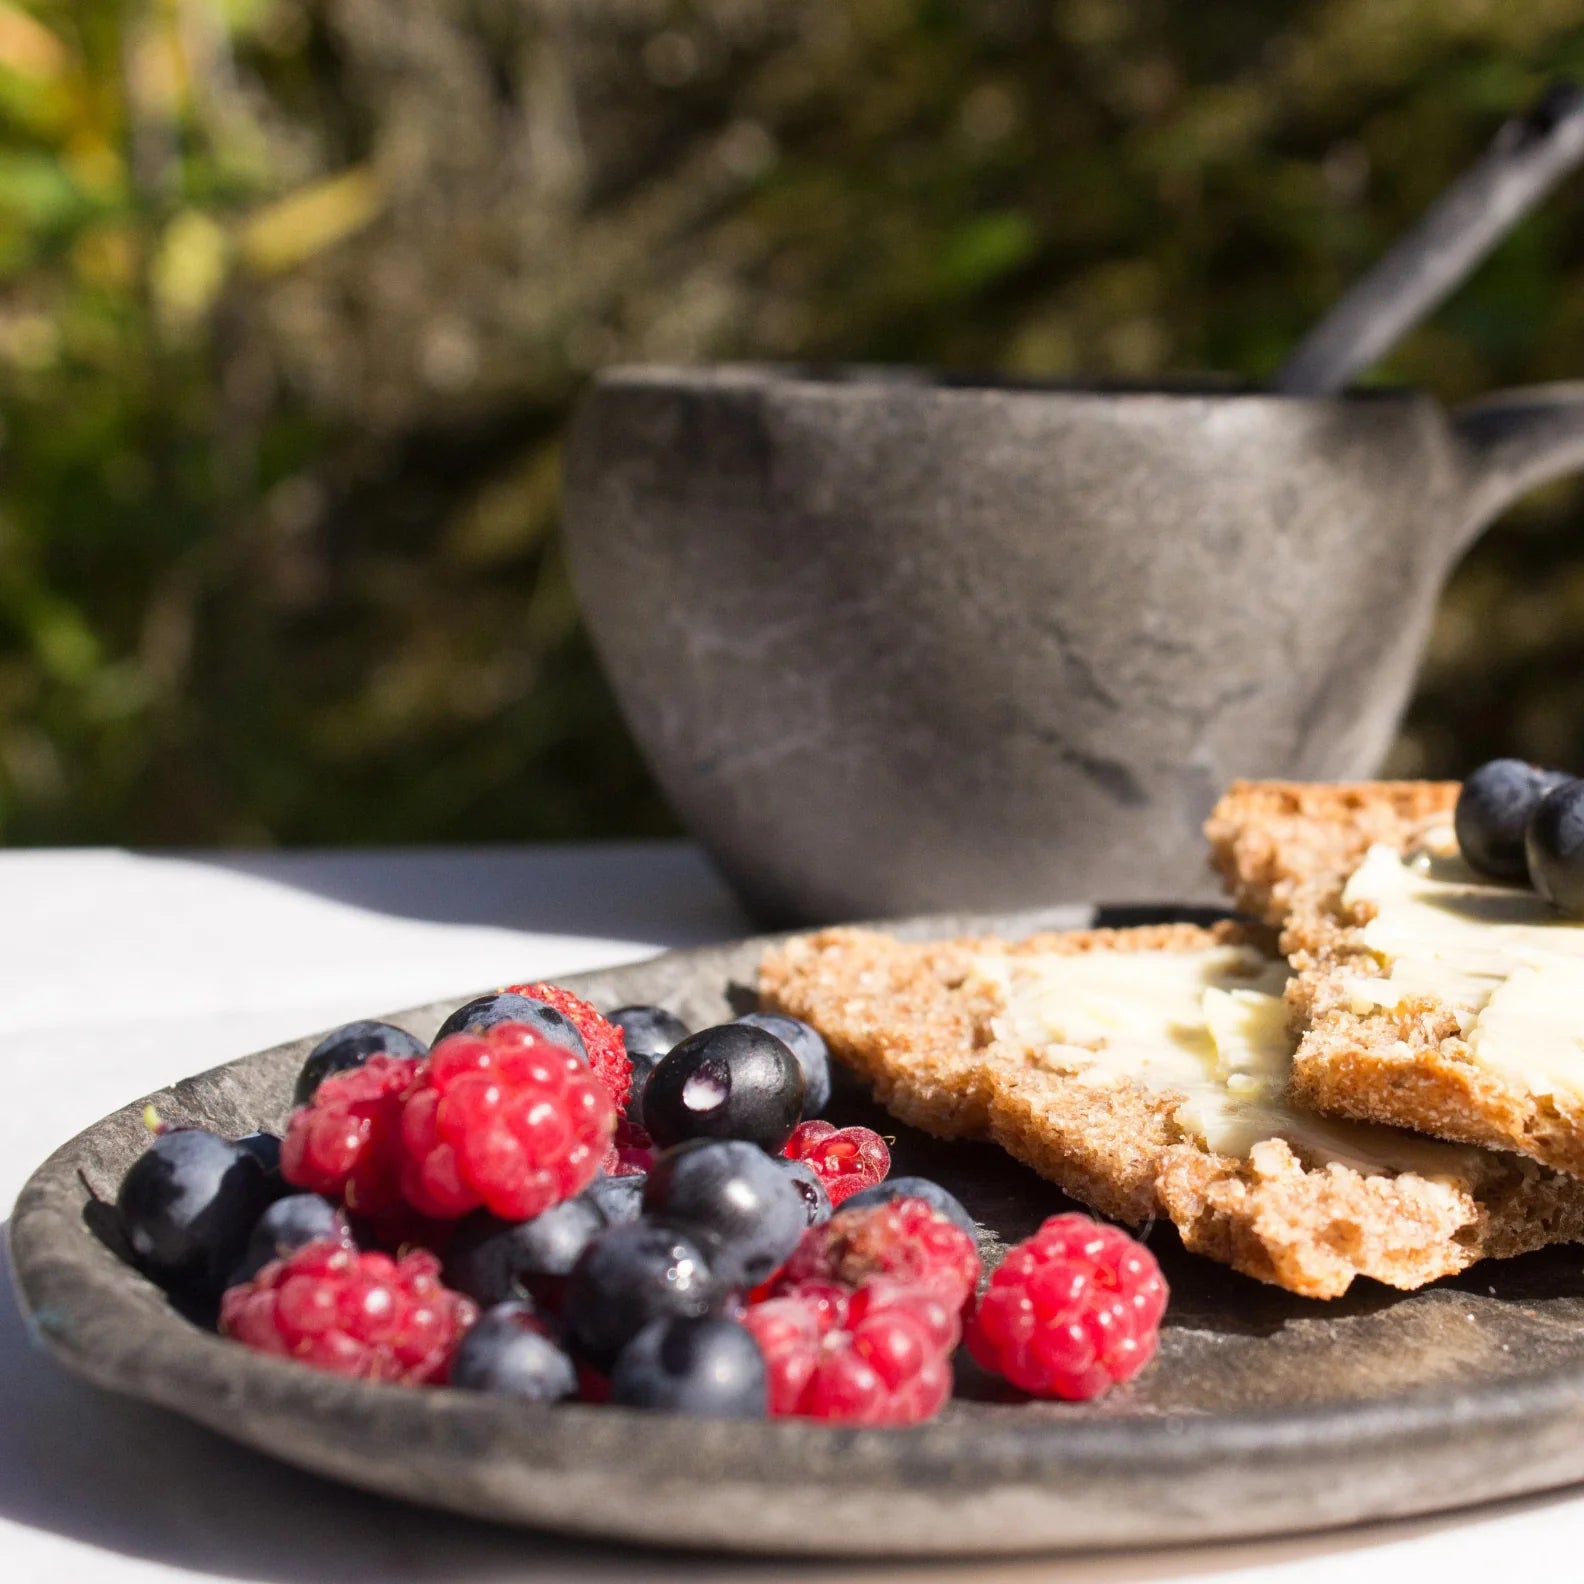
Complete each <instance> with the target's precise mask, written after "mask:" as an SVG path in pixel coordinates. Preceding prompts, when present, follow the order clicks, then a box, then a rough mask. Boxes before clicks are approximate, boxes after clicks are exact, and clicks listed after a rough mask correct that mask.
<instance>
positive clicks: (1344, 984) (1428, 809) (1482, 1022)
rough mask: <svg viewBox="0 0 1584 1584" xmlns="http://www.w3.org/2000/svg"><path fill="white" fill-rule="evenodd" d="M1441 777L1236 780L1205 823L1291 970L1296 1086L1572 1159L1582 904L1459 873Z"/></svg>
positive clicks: (1482, 1140) (1583, 1149) (1446, 1133)
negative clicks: (1563, 903)
mask: <svg viewBox="0 0 1584 1584" xmlns="http://www.w3.org/2000/svg"><path fill="white" fill-rule="evenodd" d="M1456 794H1457V787H1456V785H1455V784H1452V785H1447V784H1440V783H1426V784H1421V785H1418V786H1417V788H1416V787H1415V785H1414V784H1411V783H1409V784H1398V785H1395V786H1394V785H1392V784H1389V783H1382V784H1375V785H1369V784H1365V785H1360V786H1351V787H1349V786H1324V785H1315V786H1284V785H1281V784H1274V783H1244V784H1241V785H1238V786H1234V787H1233V788H1232V789H1231V790H1230V791H1229V792H1228V793H1227V795H1226V796H1225V797H1224V798H1223V799H1222V801H1221V803H1220V805H1219V806H1218V807H1217V809H1216V811H1215V813H1214V814H1213V815H1212V817H1211V820H1210V823H1209V825H1208V827H1207V830H1208V833H1209V835H1210V839H1211V843H1212V848H1213V850H1214V852H1215V855H1216V862H1217V865H1218V867H1219V868H1220V869H1221V871H1222V873H1223V875H1225V877H1226V878H1227V880H1228V882H1229V886H1230V888H1231V890H1232V893H1233V895H1234V897H1236V898H1237V900H1238V901H1239V903H1240V904H1241V905H1243V906H1245V907H1247V908H1249V909H1251V910H1252V911H1255V912H1257V913H1259V915H1260V916H1261V917H1263V918H1265V919H1266V920H1267V921H1269V922H1270V923H1272V924H1275V925H1278V926H1279V928H1280V936H1281V949H1282V950H1283V951H1284V952H1285V953H1286V954H1287V955H1288V957H1289V958H1290V960H1291V962H1292V966H1293V968H1294V970H1295V975H1294V979H1293V982H1292V984H1291V986H1290V988H1289V990H1288V1002H1289V1009H1290V1017H1291V1021H1292V1024H1293V1026H1294V1028H1295V1029H1296V1030H1297V1031H1298V1035H1299V1038H1298V1043H1297V1047H1296V1052H1295V1055H1294V1061H1293V1092H1294V1095H1295V1096H1296V1097H1297V1098H1298V1099H1300V1100H1301V1101H1302V1102H1303V1103H1304V1104H1306V1105H1309V1106H1311V1107H1314V1108H1317V1109H1319V1110H1322V1111H1326V1112H1329V1113H1333V1114H1335V1115H1338V1116H1345V1117H1352V1118H1357V1119H1361V1120H1365V1121H1373V1122H1383V1123H1391V1124H1395V1125H1397V1126H1401V1127H1409V1128H1415V1129H1418V1130H1419V1131H1421V1132H1424V1133H1430V1134H1435V1135H1437V1136H1438V1137H1441V1138H1446V1139H1454V1140H1459V1141H1462V1142H1466V1143H1471V1144H1481V1145H1487V1146H1491V1147H1494V1148H1498V1149H1508V1150H1515V1151H1518V1152H1520V1153H1522V1154H1524V1155H1528V1156H1530V1157H1532V1158H1533V1159H1535V1160H1537V1161H1541V1162H1543V1163H1545V1164H1546V1165H1548V1166H1552V1167H1555V1168H1557V1169H1559V1170H1562V1171H1566V1172H1570V1173H1573V1174H1575V1175H1579V1176H1584V922H1580V921H1578V920H1572V919H1567V918H1564V917H1562V916H1561V915H1559V914H1557V913H1555V912H1554V911H1552V910H1551V909H1550V908H1549V907H1548V906H1547V905H1546V903H1545V902H1544V901H1543V900H1542V899H1541V898H1540V897H1539V896H1537V895H1536V894H1535V893H1534V892H1533V891H1532V890H1530V889H1529V888H1527V887H1523V886H1517V885H1504V884H1498V883H1496V882H1493V881H1489V880H1485V879H1483V878H1481V877H1480V876H1478V875H1476V874H1474V873H1473V871H1471V870H1470V869H1469V868H1468V866H1467V865H1466V864H1465V863H1464V862H1463V860H1462V858H1461V857H1460V856H1459V854H1458V850H1457V842H1456V839H1455V837H1454V835H1453V832H1452V826H1451V817H1452V810H1453V806H1454V803H1455V800H1456Z"/></svg>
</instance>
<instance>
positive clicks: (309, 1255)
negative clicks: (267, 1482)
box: [220, 1242, 478, 1386]
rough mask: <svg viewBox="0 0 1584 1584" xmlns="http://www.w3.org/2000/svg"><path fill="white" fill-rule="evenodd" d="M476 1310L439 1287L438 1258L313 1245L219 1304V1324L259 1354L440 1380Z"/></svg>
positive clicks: (350, 1371) (373, 1374)
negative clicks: (395, 1257) (371, 1252)
mask: <svg viewBox="0 0 1584 1584" xmlns="http://www.w3.org/2000/svg"><path fill="white" fill-rule="evenodd" d="M477 1317H478V1308H477V1306H476V1305H475V1304H474V1303H473V1302H472V1300H471V1299H468V1298H464V1297H463V1296H462V1295H461V1294H460V1293H454V1292H451V1291H450V1290H448V1289H447V1288H445V1287H442V1286H441V1285H440V1261H439V1260H437V1259H436V1258H435V1257H434V1255H433V1254H429V1253H426V1252H422V1251H420V1252H418V1253H414V1254H405V1255H403V1256H402V1257H401V1258H400V1259H399V1260H395V1259H392V1258H391V1257H390V1256H389V1255H388V1254H359V1253H358V1252H357V1250H355V1249H351V1248H347V1247H345V1246H344V1245H342V1244H340V1243H334V1242H323V1243H310V1244H308V1245H307V1246H306V1247H305V1248H300V1249H298V1250H296V1252H295V1253H293V1254H291V1255H289V1256H288V1257H287V1258H286V1259H283V1260H276V1261H275V1262H274V1263H273V1264H270V1265H266V1266H265V1267H264V1269H263V1270H261V1271H260V1272H259V1274H258V1275H257V1276H256V1277H255V1278H254V1279H253V1280H252V1281H250V1282H245V1283H243V1284H242V1285H241V1286H240V1287H232V1288H231V1289H230V1290H229V1291H227V1293H226V1294H225V1296H224V1297H223V1298H222V1299H221V1300H220V1329H221V1331H222V1332H223V1333H224V1334H225V1335H226V1336H230V1337H235V1338H236V1340H237V1341H239V1342H244V1343H246V1344H247V1346H248V1347H251V1348H257V1349H258V1351H259V1352H261V1353H273V1354H276V1355H278V1356H280V1357H282V1358H290V1359H295V1360H297V1361H298V1362H299V1363H302V1364H311V1365H313V1366H314V1368H316V1369H323V1370H330V1371H332V1372H333V1373H334V1374H337V1375H354V1376H356V1377H358V1378H359V1379H360V1380H375V1381H399V1382H402V1383H403V1384H405V1385H409V1386H415V1385H419V1384H421V1383H423V1382H425V1381H439V1380H444V1379H445V1375H446V1370H447V1368H448V1367H449V1365H450V1361H451V1354H452V1351H453V1350H454V1349H455V1347H456V1345H457V1343H458V1341H459V1340H460V1339H461V1337H462V1334H463V1333H464V1332H465V1331H466V1330H467V1329H468V1327H469V1326H470V1325H472V1324H473V1322H474V1320H475V1319H477Z"/></svg>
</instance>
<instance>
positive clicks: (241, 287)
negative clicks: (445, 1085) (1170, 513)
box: [0, 0, 1584, 843]
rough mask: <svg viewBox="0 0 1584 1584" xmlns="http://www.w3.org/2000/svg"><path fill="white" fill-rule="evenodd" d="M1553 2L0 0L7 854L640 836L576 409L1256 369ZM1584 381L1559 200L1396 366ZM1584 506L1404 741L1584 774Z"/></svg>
mask: <svg viewBox="0 0 1584 1584" xmlns="http://www.w3.org/2000/svg"><path fill="white" fill-rule="evenodd" d="M1567 73H1572V74H1575V75H1581V76H1584V0H1523V3H1522V4H1518V3H1515V0H1307V3H1302V4H1294V5H1290V6H1272V5H1269V4H1268V3H1263V0H1206V3H1204V4H1200V5H1193V6H1189V5H1183V4H1180V3H1179V4H1171V3H1169V0H976V3H962V4H951V3H947V0H692V3H686V0H29V3H26V4H18V3H16V0H0V421H3V426H4V427H3V433H0V467H3V474H0V478H3V493H0V837H3V838H4V839H6V840H10V841H23V842H25V841H93V840H116V841H140V842H167V841H180V842H192V843H203V842H209V841H230V842H267V841H289V842H314V841H384V840H398V839H404V840H420V839H434V840H450V839H459V838H472V837H535V836H561V835H575V834H600V833H610V832H628V833H643V832H649V831H655V830H663V829H666V828H668V816H667V814H666V813H665V811H664V809H663V808H662V807H661V805H660V803H659V801H658V799H657V798H656V796H655V794H654V793H653V791H652V789H651V787H650V785H649V783H648V781H647V778H646V777H645V775H644V773H643V771H642V769H641V767H640V765H639V764H638V762H637V760H636V758H635V756H634V754H633V752H632V750H631V748H630V746H629V745H628V744H627V741H626V739H625V736H624V734H623V732H622V730H621V728H620V724H619V722H618V720H617V717H616V715H615V711H614V708H613V706H612V704H611V702H610V700H609V697H608V695H607V694H606V692H605V689H604V687H603V685H602V683H601V682H600V680H599V677H598V674H597V671H596V669H595V666H594V663H593V660H592V657H591V655H590V653H589V650H588V648H587V646H586V643H585V641H584V639H583V637H582V635H581V632H580V629H579V626H578V622H577V617H576V612H575V608H574V606H573V603H572V599H571V595H570V591H569V589H568V586H567V581H566V577H565V574H564V570H563V566H562V562H561V558H560V554H559V550H558V547H557V542H556V537H555V521H556V512H557V501H556V490H557V470H558V457H557V446H558V435H559V432H560V428H561V425H562V422H563V420H564V417H565V414H566V412H567V408H568V405H569V403H570V402H571V400H572V399H573V398H574V397H575V395H576V392H577V390H578V388H579V386H580V384H581V383H582V382H583V381H584V380H585V379H586V378H587V377H588V376H589V374H590V373H591V372H592V371H593V370H594V369H596V368H598V367H599V366H601V365H602V364H605V363H608V362H612V361H617V360H626V359H703V358H725V357H760V356H763V357H777V358H804V357H808V358H833V357H835V358H844V359H875V360H918V361H928V362H936V363H943V364H948V365H955V366H959V367H976V368H984V367H1000V368H1005V369H1010V370H1013V371H1017V372H1020V373H1025V374H1036V375H1051V376H1074V375H1084V374H1096V375H1112V376H1117V375H1121V376H1128V377H1140V378H1145V379H1148V378H1150V377H1152V376H1155V375H1157V374H1160V373H1162V372H1167V371H1180V370H1189V369H1195V368H1206V367H1208V368H1215V369H1221V370H1226V371H1230V372H1233V373H1236V374H1241V375H1244V376H1247V377H1252V378H1258V377H1260V376H1262V375H1264V374H1266V373H1268V372H1269V371H1270V370H1271V369H1272V368H1273V367H1274V365H1275V364H1276V362H1277V361H1278V360H1279V359H1280V357H1281V356H1282V354H1283V352H1284V351H1285V350H1286V349H1287V348H1288V347H1289V346H1290V345H1291V344H1292V342H1293V341H1294V339H1295V338H1296V337H1297V336H1298V335H1299V334H1300V333H1301V331H1302V330H1303V329H1304V328H1305V327H1306V326H1307V325H1308V324H1309V323H1311V322H1312V321H1313V319H1314V318H1315V317H1316V316H1317V315H1318V314H1319V313H1320V312H1321V311H1322V310H1323V308H1324V307H1325V306H1326V305H1327V304H1328V303H1329V302H1330V301H1331V300H1332V299H1333V298H1334V297H1335V296H1336V295H1337V294H1338V292H1339V291H1340V290H1341V289H1342V288H1343V287H1344V285H1345V284H1346V283H1347V282H1348V281H1349V280H1350V279H1352V278H1353V277H1354V276H1356V275H1357V274H1358V273H1359V272H1360V271H1361V270H1362V268H1363V267H1364V266H1365V265H1366V264H1367V263H1368V262H1369V261H1370V260H1371V259H1372V258H1373V257H1375V256H1376V254H1377V253H1378V252H1379V251H1380V250H1381V249H1382V248H1383V247H1384V246H1385V245H1386V244H1387V243H1388V242H1389V241H1390V240H1391V239H1392V238H1393V237H1394V236H1395V235H1397V234H1398V233H1399V232H1400V231H1401V230H1402V229H1403V228H1404V227H1405V226H1406V225H1407V224H1408V223H1409V222H1410V221H1411V219H1412V218H1413V217H1414V216H1415V215H1416V214H1417V213H1418V212H1419V211H1420V210H1421V209H1422V208H1423V207H1424V206H1425V204H1426V203H1428V202H1429V200H1430V199H1431V198H1432V197H1433V196H1434V195H1435V194H1436V192H1437V191H1438V190H1439V189H1440V188H1441V187H1442V186H1443V185H1444V184H1445V183H1446V182H1447V181H1448V180H1449V179H1450V178H1451V177H1452V176H1453V175H1454V174H1456V173H1457V171H1458V170H1459V169H1460V168H1461V167H1463V166H1464V165H1465V164H1466V163H1467V162H1468V161H1469V160H1470V159H1471V158H1473V157H1474V155H1475V154H1476V153H1477V151H1478V150H1479V149H1480V148H1481V147H1482V146H1483V144H1484V142H1485V141H1486V140H1487V139H1488V137H1489V136H1490V133H1491V131H1492V130H1493V128H1494V126H1495V125H1496V123H1497V122H1498V121H1499V120H1500V119H1501V118H1502V117H1503V116H1505V115H1506V114H1508V113H1511V112H1512V111H1513V110H1515V109H1518V108H1520V107H1522V106H1524V105H1525V104H1526V103H1527V102H1528V101H1530V100H1531V99H1532V98H1533V97H1534V96H1535V94H1536V93H1537V92H1538V90H1539V89H1540V87H1541V86H1542V85H1543V83H1544V82H1545V81H1546V80H1547V79H1548V78H1550V77H1552V76H1555V75H1559V74H1567ZM1570 374H1584V183H1578V182H1576V183H1574V184H1573V186H1572V187H1571V188H1570V189H1568V190H1566V191H1565V192H1563V193H1562V194H1561V195H1559V196H1558V197H1557V198H1555V199H1554V200H1553V201H1552V202H1551V203H1550V205H1549V206H1548V208H1547V209H1546V211H1545V213H1544V214H1542V215H1541V216H1539V217H1537V218H1536V219H1534V220H1533V221H1531V222H1530V223H1529V224H1527V225H1526V226H1525V227H1524V228H1523V229H1522V231H1521V232H1520V233H1519V234H1518V235H1516V236H1515V237H1513V239H1512V240H1511V241H1510V242H1509V243H1507V244H1506V245H1505V246H1504V247H1503V248H1502V250H1501V251H1500V253H1499V254H1498V255H1497V256H1496V257H1495V258H1493V259H1492V260H1491V262H1490V263H1489V264H1488V265H1487V267H1486V268H1484V269H1483V270H1482V271H1481V273H1480V274H1479V276H1478V277H1477V278H1476V279H1475V280H1474V281H1472V282H1471V283H1470V284H1469V285H1468V286H1467V287H1466V288H1465V289H1464V290H1463V291H1461V292H1460V293H1459V295H1458V297H1457V298H1456V300H1455V301H1454V302H1453V303H1451V304H1450V305H1449V306H1448V307H1447V308H1446V309H1445V310H1444V311H1443V312H1442V313H1441V314H1440V315H1439V316H1438V317H1437V319H1436V321H1435V322H1434V324H1432V325H1429V326H1426V327H1424V328H1423V329H1421V330H1420V331H1418V332H1417V333H1416V334H1415V335H1414V336H1413V337H1412V338H1411V339H1410V340H1409V341H1408V342H1407V343H1405V344H1404V345H1403V346H1402V347H1401V348H1400V349H1398V351H1397V352H1396V353H1395V354H1394V355H1393V356H1392V358H1391V360H1390V363H1389V365H1388V366H1386V367H1384V368H1383V369H1381V370H1379V371H1377V375H1378V377H1380V378H1382V379H1388V380H1394V381H1409V382H1415V383H1422V384H1424V385H1427V386H1429V387H1431V388H1433V389H1435V390H1436V391H1438V392H1440V393H1441V394H1442V395H1444V396H1445V397H1447V398H1448V399H1456V398H1459V397H1462V396H1465V395H1470V394H1474V393H1476V392H1479V391H1482V390H1485V389H1488V388H1492V387H1495V386H1498V385H1502V384H1511V383H1518V382H1524V381H1531V380H1536V379H1543V378H1556V377H1567V376H1568V375H1570ZM1581 521H1584V495H1581V494H1580V492H1579V491H1578V490H1575V489H1559V490H1555V491H1552V492H1551V493H1550V494H1549V495H1548V496H1546V497H1544V498H1542V499H1539V500H1537V501H1535V502H1532V503H1529V504H1528V505H1527V506H1526V507H1525V509H1523V510H1522V511H1520V512H1518V513H1515V514H1514V515H1513V516H1512V517H1511V518H1510V519H1509V520H1508V521H1507V522H1506V523H1504V524H1503V525H1502V527H1501V529H1500V530H1499V531H1498V532H1496V533H1495V534H1493V535H1492V536H1491V537H1490V538H1489V539H1488V540H1487V541H1486V542H1485V543H1484V544H1483V545H1482V546H1481V547H1480V548H1479V549H1478V550H1477V551H1476V552H1475V553H1474V555H1473V556H1472V557H1471V558H1470V560H1469V562H1468V563H1467V565H1466V566H1465V567H1464V569H1463V571H1462V572H1461V573H1460V575H1459V578H1458V580H1457V582H1456V584H1455V585H1454V588H1453V590H1452V591H1451V593H1450V594H1449V597H1448V600H1447V602H1446V606H1445V609H1444V611H1443V617H1442V621H1441V623H1440V626H1439V628H1438V631H1437V635H1436V639H1435V643H1434V648H1433V652H1432V655H1431V657H1430V662H1429V665H1428V668H1427V672H1426V675H1425V680H1424V684H1423V687H1422V690H1421V696H1420V698H1419V699H1418V701H1417V702H1416V704H1415V706H1414V713H1413V715H1412V718H1411V720H1410V723H1409V726H1408V729H1407V731H1406V733H1405V736H1404V739H1403V742H1402V743H1401V744H1400V745H1399V749H1398V751H1397V755H1396V760H1397V765H1396V767H1397V768H1399V769H1402V770H1406V771H1414V772H1420V771H1431V772H1439V771H1456V770H1458V769H1460V768H1461V767H1463V766H1464V765H1465V764H1466V763H1468V762H1469V761H1471V760H1473V759H1475V758H1478V757H1481V756H1484V755H1488V754H1490V753H1492V752H1495V751H1518V752H1525V753H1529V754H1532V755H1535V756H1538V757H1544V758H1549V759H1553V760H1562V761H1572V762H1574V763H1580V764H1584V665H1581V664H1580V660H1581V658H1584V637H1581V635H1584V620H1581V618H1584V556H1580V555H1578V554H1576V553H1575V550H1574V546H1575V544H1576V543H1577V537H1578V533H1579V528H1580V524H1581Z"/></svg>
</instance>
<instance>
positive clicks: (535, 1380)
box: [450, 1300, 577, 1402]
mask: <svg viewBox="0 0 1584 1584" xmlns="http://www.w3.org/2000/svg"><path fill="white" fill-rule="evenodd" d="M450 1381H451V1384H452V1385H453V1386H460V1387H461V1388H462V1389H463V1390H464V1391H483V1392H499V1393H500V1394H501V1395H502V1396H505V1397H520V1398H522V1399H523V1401H525V1402H563V1401H564V1400H565V1399H566V1398H568V1397H575V1396H577V1371H576V1369H574V1368H573V1365H572V1360H571V1359H569V1358H568V1357H567V1356H566V1354H565V1353H563V1352H562V1351H561V1349H560V1348H559V1347H557V1346H556V1344H555V1343H554V1341H552V1340H551V1338H550V1337H549V1336H548V1335H546V1332H545V1327H544V1325H543V1322H541V1321H540V1319H539V1317H538V1315H537V1314H536V1313H535V1312H534V1307H533V1305H532V1304H528V1303H523V1302H521V1301H520V1300H516V1301H513V1302H511V1303H502V1304H496V1305H495V1307H494V1308H493V1309H486V1310H485V1311H484V1313H483V1314H482V1315H480V1316H479V1318H478V1319H477V1320H476V1321H474V1323H473V1326H472V1328H471V1329H470V1330H469V1331H468V1334H467V1335H466V1336H465V1337H463V1338H462V1340H461V1342H460V1343H458V1344H457V1350H456V1352H455V1353H454V1354H453V1355H452V1357H451V1375H450Z"/></svg>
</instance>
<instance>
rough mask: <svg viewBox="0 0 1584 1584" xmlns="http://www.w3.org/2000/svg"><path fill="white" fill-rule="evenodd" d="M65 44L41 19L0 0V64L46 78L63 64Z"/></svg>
mask: <svg viewBox="0 0 1584 1584" xmlns="http://www.w3.org/2000/svg"><path fill="white" fill-rule="evenodd" d="M66 59H67V55H66V46H65V45H64V44H62V43H61V41H60V40H59V39H58V38H56V37H55V35H54V34H53V33H51V32H50V30H49V29H48V28H47V27H45V26H44V24H43V23H42V22H39V21H37V20H36V19H35V18H33V17H30V16H29V15H28V14H27V12H25V11H22V10H20V9H18V8H17V7H16V6H14V5H11V4H9V3H8V0H0V66H6V67H9V68H10V69H11V70H12V71H14V72H15V73H16V74H17V75H18V76H19V77H34V78H41V79H44V80H48V79H49V78H51V77H55V76H58V75H59V73H60V71H61V68H62V67H63V66H65V64H66Z"/></svg>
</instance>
